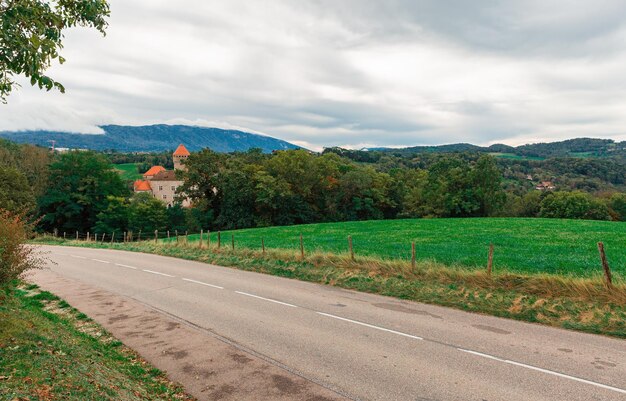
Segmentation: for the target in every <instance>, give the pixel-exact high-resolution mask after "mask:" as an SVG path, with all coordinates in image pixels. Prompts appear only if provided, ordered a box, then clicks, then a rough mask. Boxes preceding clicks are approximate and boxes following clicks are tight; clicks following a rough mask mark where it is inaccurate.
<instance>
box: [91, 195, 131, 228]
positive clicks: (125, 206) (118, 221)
mask: <svg viewBox="0 0 626 401" xmlns="http://www.w3.org/2000/svg"><path fill="white" fill-rule="evenodd" d="M107 203H108V204H107V207H106V209H104V210H103V211H101V212H100V213H98V215H97V216H96V217H97V219H98V220H97V222H96V225H95V226H94V227H93V232H94V233H98V234H112V233H116V234H117V235H118V238H120V237H119V234H121V233H123V232H125V231H127V230H128V218H129V213H130V205H129V203H128V200H126V198H124V197H120V196H109V197H107Z"/></svg>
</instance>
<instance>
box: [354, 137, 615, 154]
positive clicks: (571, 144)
mask: <svg viewBox="0 0 626 401" xmlns="http://www.w3.org/2000/svg"><path fill="white" fill-rule="evenodd" d="M366 150H368V151H378V152H383V153H392V154H396V155H401V156H410V155H413V154H419V153H450V152H482V153H492V154H494V155H495V156H502V157H511V156H517V157H520V158H549V157H611V156H622V157H624V156H626V141H623V142H615V141H613V140H612V139H595V138H576V139H568V140H566V141H561V142H549V143H533V144H528V145H521V146H509V145H503V144H494V145H491V146H486V147H485V146H476V145H471V144H468V143H457V144H452V145H439V146H412V147H407V148H369V149H366Z"/></svg>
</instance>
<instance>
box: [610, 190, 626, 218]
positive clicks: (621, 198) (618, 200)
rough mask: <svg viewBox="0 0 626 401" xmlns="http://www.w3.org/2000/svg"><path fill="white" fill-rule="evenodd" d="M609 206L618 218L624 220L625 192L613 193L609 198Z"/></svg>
mask: <svg viewBox="0 0 626 401" xmlns="http://www.w3.org/2000/svg"><path fill="white" fill-rule="evenodd" d="M609 206H610V208H611V211H612V212H613V213H614V215H615V217H616V218H617V219H618V220H620V221H626V194H621V193H616V194H613V196H611V199H609Z"/></svg>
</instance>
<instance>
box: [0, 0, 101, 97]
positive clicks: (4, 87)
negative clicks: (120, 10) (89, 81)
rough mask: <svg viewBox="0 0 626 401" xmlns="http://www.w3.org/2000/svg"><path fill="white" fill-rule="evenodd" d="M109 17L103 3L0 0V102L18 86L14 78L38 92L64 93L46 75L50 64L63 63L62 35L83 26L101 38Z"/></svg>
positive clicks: (72, 0)
mask: <svg viewBox="0 0 626 401" xmlns="http://www.w3.org/2000/svg"><path fill="white" fill-rule="evenodd" d="M108 16H109V5H108V3H107V2H106V1H105V0H80V1H78V0H53V1H44V0H0V48H1V49H2V56H1V57H0V102H6V97H7V96H8V95H9V94H10V93H11V91H12V90H13V88H14V87H15V86H17V85H18V84H17V83H16V82H15V81H14V79H15V76H17V75H24V76H26V77H27V78H30V84H31V85H37V86H39V88H40V89H42V88H45V89H46V90H48V91H49V90H51V89H53V88H55V89H58V90H60V91H61V92H65V88H64V87H63V85H62V84H61V83H60V82H57V81H55V80H54V79H52V78H50V77H48V76H47V75H45V71H46V70H47V69H48V68H49V67H50V65H51V63H52V61H53V60H55V59H56V60H58V61H59V63H61V64H63V63H64V62H65V59H64V58H63V57H61V55H60V54H59V50H60V49H62V48H63V36H64V35H63V33H64V31H65V30H66V29H68V28H71V27H75V26H86V27H92V28H95V29H97V30H98V31H100V32H101V33H102V34H104V32H105V29H106V26H107V22H106V18H107V17H108Z"/></svg>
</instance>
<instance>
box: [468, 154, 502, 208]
mask: <svg viewBox="0 0 626 401" xmlns="http://www.w3.org/2000/svg"><path fill="white" fill-rule="evenodd" d="M471 180H472V182H473V188H474V196H475V197H476V199H477V201H478V210H477V214H478V215H479V216H482V217H486V216H491V215H493V214H494V213H495V212H496V211H498V210H499V209H500V208H501V207H502V205H504V202H505V201H506V194H505V193H504V190H503V189H502V184H501V183H502V172H501V171H500V169H499V168H498V166H497V165H496V159H495V158H494V157H493V156H490V155H483V156H480V158H479V159H478V161H477V162H476V165H475V166H474V168H473V170H472V174H471Z"/></svg>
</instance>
